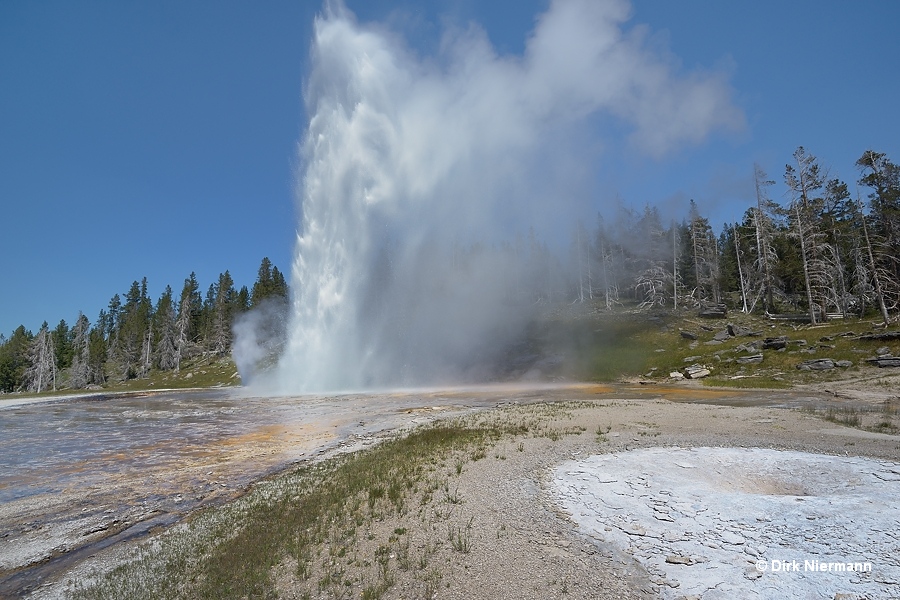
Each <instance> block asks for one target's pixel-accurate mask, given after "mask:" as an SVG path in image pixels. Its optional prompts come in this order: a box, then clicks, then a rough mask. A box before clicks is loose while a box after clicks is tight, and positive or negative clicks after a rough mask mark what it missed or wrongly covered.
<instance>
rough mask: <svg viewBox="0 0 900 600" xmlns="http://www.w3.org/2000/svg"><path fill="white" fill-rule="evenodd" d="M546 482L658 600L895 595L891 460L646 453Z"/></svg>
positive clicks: (595, 461)
mask: <svg viewBox="0 0 900 600" xmlns="http://www.w3.org/2000/svg"><path fill="white" fill-rule="evenodd" d="M553 483H554V486H555V489H556V494H557V497H558V501H559V503H560V504H561V505H562V506H563V507H564V508H565V509H566V510H567V511H569V512H570V513H571V514H572V518H573V519H574V520H575V522H577V523H578V524H579V526H580V527H581V528H582V529H583V530H586V531H588V532H590V535H592V536H595V537H596V538H598V539H602V540H604V541H605V542H608V543H612V544H613V545H614V546H616V547H618V548H619V549H620V550H622V551H625V552H627V553H628V554H630V555H631V556H634V557H635V558H636V559H637V560H638V561H639V562H640V563H641V564H642V565H643V566H644V567H645V568H646V569H647V571H648V572H649V573H650V574H651V575H653V576H655V577H658V578H660V579H662V580H663V585H662V591H661V593H662V596H663V598H667V599H668V598H677V597H684V596H687V597H691V596H692V595H694V596H697V597H702V598H704V599H711V598H771V599H773V600H774V599H780V598H788V597H790V598H835V597H842V596H838V595H836V594H848V596H846V597H847V598H858V597H872V598H887V597H891V596H892V595H896V594H897V586H898V584H900V559H898V548H900V528H898V525H900V507H898V506H897V504H896V499H897V497H898V496H900V464H897V463H895V462H889V461H883V460H873V459H869V458H860V457H841V456H827V455H822V454H810V453H805V452H793V451H779V450H770V449H761V448H692V449H680V448H645V449H641V450H633V451H628V452H619V453H615V454H605V455H599V456H592V457H590V458H587V459H584V460H580V461H571V462H567V463H565V464H563V465H560V466H559V467H557V468H556V469H555V471H554V481H553ZM828 563H836V564H831V565H829V564H828ZM823 569H827V570H825V571H823ZM868 569H871V570H870V571H867V570H868ZM857 571H863V572H857Z"/></svg>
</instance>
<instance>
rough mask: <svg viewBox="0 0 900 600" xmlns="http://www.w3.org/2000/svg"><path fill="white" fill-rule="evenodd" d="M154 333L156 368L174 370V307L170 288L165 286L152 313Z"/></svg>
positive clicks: (175, 327)
mask: <svg viewBox="0 0 900 600" xmlns="http://www.w3.org/2000/svg"><path fill="white" fill-rule="evenodd" d="M154 323H155V327H154V331H156V335H157V339H156V350H155V362H156V366H157V367H158V368H159V369H161V370H163V371H170V370H172V369H174V368H175V363H176V348H175V346H176V341H177V324H176V319H175V306H174V303H173V301H172V288H171V287H170V286H166V289H165V291H164V292H163V295H162V296H160V298H159V302H157V304H156V311H154Z"/></svg>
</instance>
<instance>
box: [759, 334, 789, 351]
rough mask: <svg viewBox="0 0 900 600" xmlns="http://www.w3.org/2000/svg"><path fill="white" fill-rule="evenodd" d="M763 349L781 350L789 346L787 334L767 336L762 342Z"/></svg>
mask: <svg viewBox="0 0 900 600" xmlns="http://www.w3.org/2000/svg"><path fill="white" fill-rule="evenodd" d="M762 347H763V350H780V349H782V348H787V336H783V335H782V336H780V337H774V338H766V339H764V340H763V343H762Z"/></svg>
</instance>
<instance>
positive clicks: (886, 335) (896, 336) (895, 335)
mask: <svg viewBox="0 0 900 600" xmlns="http://www.w3.org/2000/svg"><path fill="white" fill-rule="evenodd" d="M859 339H861V340H879V341H885V342H887V341H891V340H900V331H882V332H880V333H868V334H866V335H861V336H859Z"/></svg>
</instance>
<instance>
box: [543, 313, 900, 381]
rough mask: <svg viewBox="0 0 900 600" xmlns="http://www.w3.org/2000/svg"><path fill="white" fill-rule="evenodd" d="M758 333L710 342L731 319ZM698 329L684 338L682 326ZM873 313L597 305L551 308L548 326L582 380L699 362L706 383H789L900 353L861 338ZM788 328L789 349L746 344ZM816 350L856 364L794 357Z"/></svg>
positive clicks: (548, 338) (566, 371) (655, 373)
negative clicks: (706, 312)
mask: <svg viewBox="0 0 900 600" xmlns="http://www.w3.org/2000/svg"><path fill="white" fill-rule="evenodd" d="M729 323H733V324H734V325H736V326H738V327H740V328H744V329H747V330H750V331H753V332H755V333H757V334H758V335H756V336H738V337H729V338H728V339H726V340H724V341H723V342H722V343H721V344H710V343H709V342H711V341H712V340H713V337H714V336H715V335H716V334H717V333H719V332H721V331H723V330H725V328H726V326H727V324H729ZM682 330H684V331H687V332H690V333H693V334H694V335H696V336H697V338H698V339H697V340H696V341H694V340H690V339H686V338H684V337H682V336H681V333H680V332H681V331H682ZM873 331H876V330H874V329H873V323H872V322H871V321H870V320H859V319H852V320H846V321H844V320H835V321H832V322H829V323H826V324H824V325H817V326H810V325H809V324H799V323H791V322H788V321H771V320H769V319H766V318H763V317H758V316H751V315H745V314H742V313H731V314H729V315H728V318H727V319H712V320H711V319H701V318H699V317H697V316H696V311H679V312H678V313H673V312H671V311H669V312H665V311H655V312H648V311H637V310H631V311H629V310H625V309H620V310H617V311H613V312H606V311H600V310H598V309H597V308H596V307H588V306H581V307H568V308H567V309H566V310H564V311H559V312H557V313H556V314H554V315H550V316H548V318H547V320H546V323H545V325H544V330H543V336H544V337H543V340H544V347H545V351H551V352H552V351H554V349H556V350H557V351H559V352H562V353H563V354H565V355H566V357H567V360H566V361H565V363H564V365H563V367H562V368H561V370H560V372H559V373H558V374H559V375H562V376H566V377H570V378H574V379H583V380H595V381H614V380H616V379H620V378H629V377H645V378H648V379H666V378H668V375H669V373H671V372H673V371H678V370H681V369H683V368H684V367H685V366H687V365H691V364H702V365H705V366H708V367H710V369H711V371H712V373H711V375H710V376H709V377H707V378H705V379H703V383H704V384H706V385H713V386H734V387H757V388H759V387H764V388H786V387H790V386H791V385H792V384H803V383H811V382H822V381H830V380H834V379H839V378H843V377H847V376H848V375H849V374H853V373H856V372H858V371H859V369H860V367H861V366H864V365H865V363H864V360H865V359H866V358H868V357H872V356H874V355H875V350H876V349H877V348H880V347H882V346H888V347H889V348H891V350H892V351H893V352H894V353H895V354H900V347H898V344H896V343H891V342H888V343H885V342H883V341H877V340H860V339H858V336H859V335H862V334H866V333H872V332H873ZM779 336H786V337H787V338H788V340H789V343H788V347H787V348H786V349H784V350H755V351H754V350H748V349H746V346H747V345H748V344H750V343H753V342H755V341H759V340H762V339H764V338H767V337H779ZM758 352H762V354H763V361H762V363H759V364H748V365H742V364H739V363H737V362H736V360H735V359H737V358H739V357H741V356H748V355H750V354H755V353H758ZM815 358H831V359H833V360H835V361H838V360H849V361H851V362H853V364H854V365H853V366H852V367H849V368H847V369H840V368H838V369H834V370H831V371H824V372H823V371H818V372H810V371H800V370H798V369H797V365H798V364H799V363H801V362H803V361H806V360H810V359H815Z"/></svg>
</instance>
